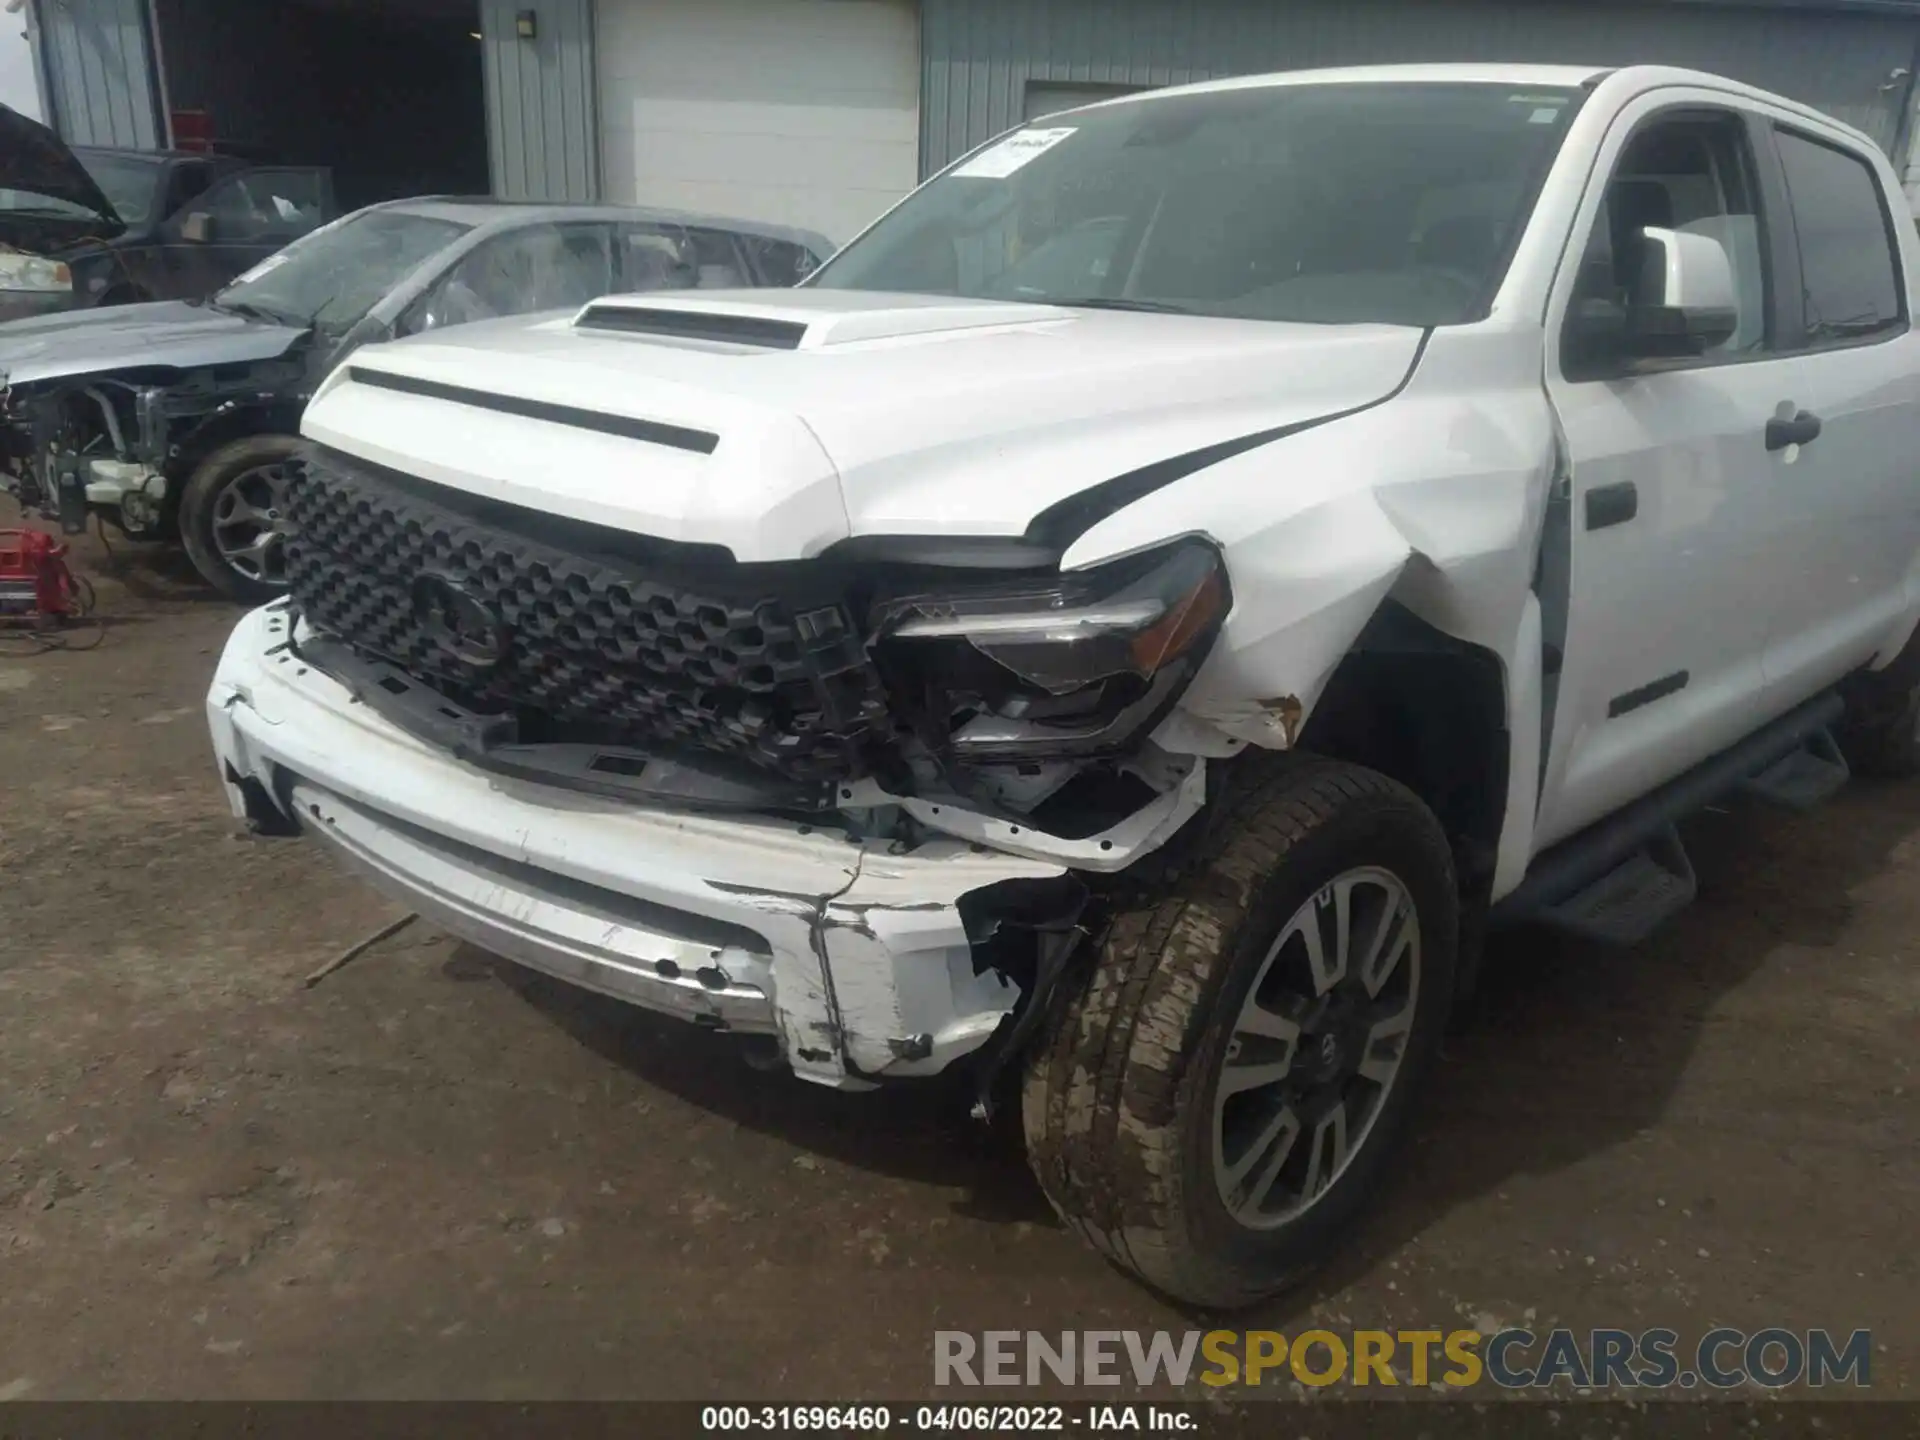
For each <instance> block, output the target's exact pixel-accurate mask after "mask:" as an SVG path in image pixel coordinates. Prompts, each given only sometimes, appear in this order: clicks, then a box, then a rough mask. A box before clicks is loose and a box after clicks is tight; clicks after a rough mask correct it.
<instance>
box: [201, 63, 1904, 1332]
mask: <svg viewBox="0 0 1920 1440" xmlns="http://www.w3.org/2000/svg"><path fill="white" fill-rule="evenodd" d="M1899 195H1900V191H1899V188H1898V185H1897V184H1896V181H1895V178H1894V176H1893V174H1892V172H1891V170H1890V169H1889V167H1888V165H1887V163H1886V161H1885V160H1884V159H1883V158H1882V157H1881V156H1880V154H1879V153H1878V152H1877V151H1876V150H1874V148H1873V147H1872V145H1871V144H1870V142H1869V141H1868V140H1867V139H1866V138H1865V137H1863V136H1861V135H1859V134H1857V133H1856V132H1854V131H1853V130H1850V129H1847V128H1845V127H1843V126H1839V125H1837V124H1835V123H1833V122H1831V121H1829V120H1826V119H1824V118H1823V117H1821V116H1819V115H1816V114H1814V113H1812V112H1809V111H1807V110H1805V109H1804V108H1802V107H1799V106H1797V105H1794V104H1791V103H1789V102H1787V101H1784V100H1781V99H1778V98H1775V97H1771V96H1768V95H1764V94H1761V93H1759V92H1756V91H1754V90H1751V89H1749V88H1746V87H1744V86H1741V85H1737V84H1734V83H1732V82H1729V81H1724V80H1719V79H1715V78H1713V77H1710V76H1706V75H1698V74H1692V73H1688V72H1683V71H1676V70H1666V69H1647V68H1640V69H1628V70H1621V71H1616V72H1611V73H1608V72H1597V71H1596V72H1588V71H1581V70H1567V69H1544V68H1519V67H1485V68H1468V67H1438V68H1408V69H1395V68H1388V69H1378V70H1359V71H1345V72H1326V73H1319V74H1314V73H1306V74H1298V75H1292V76H1285V77H1277V78H1265V79H1253V80H1241V81H1233V82H1226V83H1221V84H1213V85H1205V86H1199V87H1192V88H1187V89H1180V90H1169V91H1164V92H1161V93H1158V94H1154V95H1148V96H1141V97H1136V98H1129V99H1124V100H1118V101H1113V102H1109V103H1103V104H1100V105H1096V106H1092V107H1089V108H1086V109H1083V110H1077V111H1073V112H1070V113H1067V114H1062V115H1055V116H1051V117H1049V118H1048V119H1047V120H1046V121H1045V122H1044V124H1042V125H1039V126H1034V127H1029V128H1025V129H1022V130H1020V131H1018V132H1016V133H1014V134H1012V135H1010V136H1007V137H1003V138H1002V139H1000V140H998V141H996V142H994V143H993V144H990V145H989V146H987V147H984V148H983V149H982V150H980V151H978V152H976V153H974V154H973V155H971V156H970V157H968V158H966V159H965V160H963V161H962V162H960V163H959V164H957V165H956V166H954V167H953V168H951V169H950V170H948V171H947V172H946V173H944V174H943V175H941V176H940V177H938V178H937V179H935V180H933V181H932V182H930V183H929V184H928V185H926V186H925V187H923V188H922V189H921V190H920V191H918V192H917V193H915V194H914V195H913V196H912V197H910V198H909V199H908V200H906V201H905V202H904V203H902V204H901V205H900V206H899V207H898V208H897V209H895V210H894V211H893V212H892V213H891V214H889V215H888V216H886V217H885V218H884V219H882V220H881V221H880V222H879V223H878V224H877V225H876V226H875V227H874V228H873V229H872V230H871V231H870V232H869V233H868V234H867V235H865V236H864V237H863V238H862V239H860V240H858V241H857V242H855V243H854V244H853V245H852V246H851V247H850V248H849V249H847V250H846V251H844V252H843V253H842V254H841V255H840V256H839V257H838V258H836V259H835V260H834V261H832V262H831V263H830V264H828V265H827V266H826V267H825V269H824V270H823V271H822V272H821V273H820V274H819V275H818V276H817V277H815V279H814V280H813V281H811V282H809V284H808V285H806V286H805V287H803V288H801V289H798V290H795V291H791V292H783V293H777V294H776V293H771V292H762V293H760V294H749V293H741V294H721V293H709V294H698V295H696V294H679V295H666V296H649V297H644V298H616V299H608V300H603V301H599V302H596V303H594V304H592V305H589V306H587V307H586V308H585V309H584V310H582V311H581V312H580V313H579V314H578V315H577V316H576V317H574V318H571V319H561V320H547V321H541V322H538V323H527V322H513V323H508V324H499V325H488V326H484V327H474V328H471V329H466V330H460V331H454V332H451V333H447V334H444V335H436V336H429V337H425V338H422V339H419V340H414V341H408V342H405V343H402V344H399V345H394V346H382V347H375V348H370V349H366V350H363V351H361V352H359V353H358V354H356V355H355V356H354V357H353V359H352V361H351V362H350V363H349V364H348V365H347V366H345V367H344V368H342V369H341V370H339V371H338V372H336V373H335V374H334V375H333V376H332V378H331V379H330V380H329V381H328V383H327V384H326V386H325V387H324V388H323V389H322V390H321V392H320V393H319V395H318V396H317V397H316V399H315V400H314V402H313V404H312V406H311V407H310V408H309V410H308V412H307V414H306V417H305V421H304V426H303V433H304V434H305V436H306V437H307V438H308V440H309V441H310V442H311V451H310V453H309V455H308V457H307V461H306V475H305V483H304V484H303V485H301V486H300V487H298V488H297V490H296V499H295V501H294V505H293V529H292V532H291V534H290V535H289V538H288V573H289V576H290V580H291V595H290V597H289V598H288V599H287V600H286V601H283V602H281V603H278V604H276V605H274V606H271V607H269V608H267V609H264V610H261V611H258V612H256V613H255V614H253V615H251V616H250V617H248V618H247V619H246V620H245V621H244V622H243V623H242V624H241V625H240V627H239V629H238V631H237V632H236V633H235V634H234V636H233V638H232V641H231V643H230V644H229V646H228V648H227V651H226V654H225V658H224V659H223V661H222V663H221V665H220V669H219V673H218V676H217V678H216V680H215V681H214V684H213V689H212V694H211V697H210V702H209V703H210V718H211V723H212V729H213V736H214V743H215V747H216V750H217V752H218V761H219V766H220V771H221V774H222V776H223V777H224V779H225V781H226V784H227V787H228V790H229V793H230V795H231V798H232V802H233V805H234V807H235V810H236V813H238V814H241V815H245V816H247V817H248V818H250V819H251V821H252V822H253V823H254V825H255V826H256V827H258V828H260V829H263V830H268V831H277V832H283V833H288V832H295V831H297V832H300V833H305V834H308V835H311V836H313V837H316V838H317V839H320V840H322V841H324V842H325V843H326V844H328V845H331V846H333V847H335V848H337V849H338V850H339V851H340V852H341V853H342V854H343V855H344V856H346V857H347V858H348V859H350V860H351V861H353V862H354V863H356V864H358V865H359V866H360V867H362V868H363V869H364V870H365V871H366V872H367V873H368V874H369V875H370V876H372V877H373V878H374V879H375V880H376V881H377V882H379V883H381V884H383V885H385V886H386V887H387V888H388V889H390V890H391V891H392V892H393V893H395V894H396V895H398V896H399V897H401V899H402V900H403V901H404V903H406V904H408V905H410V906H413V907H415V908H416V909H417V910H418V911H419V912H420V913H422V914H424V915H426V916H428V917H430V918H432V919H433V920H435V921H437V922H438V923H440V924H442V925H444V926H445V927H446V928H447V929H449V930H450V931H453V932H454V933H456V934H459V935H462V936H465V937H468V938H470V939H472V940H473V941H475V942H477V943H479V944H481V945H483V946H486V947H488V948H490V949H492V950H495V951H497V952H499V953H501V954H503V955H507V956H510V957H512V958H513V959H515V960H518V961H520V962H523V963H524V964H527V965H529V966H532V967H534V968H536V969H539V970H542V971H546V972H548V973H550V974H553V975H557V976H561V977H564V978H566V979H569V980H572V981H574V982H577V983H579V984H581V985H584V986H587V987H590V988H592V989H595V990H599V991H603V992H605V993H606V994H609V995H613V996H618V997H620V998H622V999H625V1000H630V1001H633V1002H635V1003H637V1004H640V1005H646V1006H651V1007H653V1008H656V1009H659V1010H664V1011H668V1012H671V1013H675V1014H678V1015H682V1016H685V1017H687V1018H688V1019H690V1020H692V1021H694V1022H696V1023H698V1024H702V1025H706V1026H709V1027H712V1028H714V1029H716V1030H729V1031H736V1032H741V1033H744V1034H746V1035H748V1036H756V1037H765V1039H764V1040H763V1041H762V1042H761V1043H763V1044H767V1045H771V1046H773V1047H777V1050H778V1053H779V1055H780V1056H781V1057H783V1058H784V1061H785V1063H786V1064H787V1065H788V1066H790V1067H791V1068H792V1069H793V1071H794V1072H795V1073H796V1074H798V1075H801V1076H804V1077H805V1078H807V1079H810V1080H814V1081H818V1082H821V1083H824V1084H829V1085H837V1086H842V1087H847V1088H858V1087H861V1086H865V1085H868V1084H871V1083H873V1082H876V1081H884V1080H887V1079H889V1078H892V1077H896V1076H915V1075H925V1074H928V1073H931V1072H935V1071H940V1070H943V1069H946V1068H947V1067H950V1066H954V1065H955V1064H956V1063H961V1062H964V1063H966V1064H968V1065H971V1066H974V1067H977V1071H978V1076H979V1081H978V1083H979V1085H980V1087H981V1094H982V1096H983V1103H984V1101H985V1100H986V1099H987V1098H988V1097H990V1096H991V1095H992V1094H993V1093H994V1082H995V1079H996V1077H999V1076H1007V1077H1012V1076H1016V1075H1017V1076H1019V1077H1021V1078H1022V1083H1023V1085H1024V1096H1023V1106H1024V1114H1025V1122H1026V1129H1027V1134H1028V1139H1029V1142H1030V1149H1031V1153H1032V1158H1033V1163H1034V1168H1035V1171H1036V1173H1037V1174H1038V1175H1039V1177H1040V1181H1041V1183H1042V1185H1043V1186H1044V1187H1045V1189H1046V1192H1047V1194H1048V1195H1049V1197H1050V1198H1051V1199H1052V1201H1053V1202H1054V1204H1055V1205H1056V1206H1057V1207H1058V1208H1059V1210H1060V1211H1061V1213H1062V1214H1063V1215H1065V1216H1066V1217H1068V1219H1070V1220H1071V1221H1072V1222H1073V1223H1074V1226H1075V1228H1077V1229H1078V1230H1079V1231H1080V1232H1081V1233H1083V1234H1085V1235H1086V1236H1088V1237H1089V1238H1090V1239H1091V1240H1093V1241H1094V1242H1095V1243H1096V1244H1098V1245H1099V1246H1100V1247H1101V1248H1102V1249H1103V1250H1104V1251H1106V1253H1108V1254H1109V1255H1110V1256H1112V1257H1113V1258H1114V1259H1115V1260H1116V1261H1118V1262H1119V1263H1121V1264H1122V1265H1125V1266H1127V1267H1129V1268H1131V1269H1132V1270H1133V1271H1135V1272H1136V1273H1138V1274H1139V1275H1140V1276H1142V1277H1144V1278H1145V1279H1146V1280H1147V1281H1149V1282H1150V1283H1152V1284H1153V1285H1155V1286H1157V1287H1159V1288H1160V1289H1161V1290H1163V1291H1165V1292H1167V1293H1170V1294H1172V1295H1175V1296H1178V1297H1181V1298H1183V1299H1186V1300H1190V1301H1196V1302H1205V1303H1209V1304H1229V1303H1235V1302H1240V1301H1246V1300H1250V1299H1252V1298H1254V1297H1256V1296H1259V1295H1262V1294H1264V1293H1267V1292H1270V1291H1272V1290H1274V1289H1276V1288H1278V1287H1280V1286H1282V1285H1284V1284H1286V1283H1287V1282H1288V1281H1290V1280H1291V1279H1293V1278H1294V1277H1296V1276H1297V1275H1298V1274H1300V1273H1301V1272H1302V1271H1303V1270H1304V1269H1305V1268H1306V1267H1307V1266H1309V1265H1310V1264H1312V1263H1313V1262H1314V1261H1315V1260H1316V1259H1318V1258H1319V1257H1320V1256H1322V1255H1323V1254H1324V1253H1325V1251H1326V1249H1327V1247H1328V1245H1329V1242H1330V1240H1331V1238H1332V1236H1333V1235H1334V1233H1335V1231H1336V1230H1337V1229H1338V1227H1339V1226H1340V1225H1341V1224H1342V1222H1344V1221H1345V1220H1346V1219H1348V1218H1349V1217H1350V1216H1351V1215H1352V1214H1353V1213H1354V1211H1355V1209H1356V1207H1357V1206H1358V1204H1359V1203H1360V1201H1361V1200H1362V1198H1363V1197H1364V1196H1365V1194H1366V1193H1367V1192H1368V1191H1369V1190H1370V1189H1372V1188H1373V1187H1374V1186H1375V1185H1376V1184H1377V1183H1378V1182H1379V1181H1380V1179H1381V1177H1382V1175H1383V1173H1384V1172H1385V1169H1386V1167H1387V1165H1388V1164H1389V1163H1390V1161H1391V1157H1392V1154H1393V1151H1392V1145H1393V1141H1394V1137H1395V1133H1396V1132H1397V1131H1398V1130H1399V1129H1400V1122H1401V1121H1402V1119H1403V1117H1404V1114H1405V1112H1406V1110H1407V1108H1408V1106H1409V1104H1410V1103H1411V1102H1412V1101H1413V1100H1414V1099H1415V1098H1416V1096H1417V1094H1418V1092H1419V1090H1420V1089H1421V1087H1422V1085H1423V1083H1424V1080H1425V1075H1426V1072H1427V1070H1428V1068H1429V1066H1430V1064H1431V1062H1432V1060H1433V1057H1434V1053H1435V1047H1436V1044H1437V1042H1438V1039H1439V1037H1440V1034H1441V1031H1442V1027H1443V1026H1444V1024H1445V1022H1446V1020H1447V1016H1448V1013H1449V1010H1450V1009H1451V1008H1452V1006H1453V1005H1454V1003H1455V1001H1456V998H1457V997H1458V996H1459V995H1460V993H1461V992H1462V991H1463V990H1464V989H1465V987H1466V986H1467V985H1468V983H1469V982H1470V978H1471V974H1472V970H1473V963H1474V955H1475V953H1476V949H1477V945H1476V937H1477V936H1478V935H1479V934H1480V933H1481V930H1482V929H1483V927H1484V925H1485V924H1486V923H1488V922H1489V921H1490V920H1501V919H1515V920H1517V919H1534V920H1542V921H1546V922H1549V923H1553V924H1557V925H1559V926H1562V927H1564V928H1566V929H1570V930H1573V931H1575V932H1577V933H1580V934H1583V935H1587V936H1590V937H1594V938H1597V939H1605V940H1614V941H1632V940H1635V939H1637V938H1639V937H1640V936H1641V935H1644V934H1645V933H1646V932H1647V931H1648V930H1649V929H1651V928H1652V926H1653V925H1655V924H1656V923H1658V922H1659V921H1660V920H1662V919H1664V918H1666V917H1667V916H1668V915H1670V914H1672V913H1673V912H1674V911H1675V910H1676V909H1677V908H1679V907H1680V906H1681V905H1684V904H1685V903H1686V902H1687V901H1688V900H1689V899H1690V898H1691V896H1692V893H1693V878H1692V873H1691V870H1690V869H1689V867H1688V865H1687V862H1686V857H1685V852H1684V849H1683V848H1682V847H1681V845H1680V842H1679V839H1678V836H1677V834H1676V832H1675V831H1674V829H1673V822H1674V820H1675V818H1676V817H1678V816H1681V815H1683V814H1684V813H1685V812H1686V811H1688V810H1689V809H1691V808H1693V807H1696V806H1698V805H1700V804H1701V803H1703V802H1705V801H1706V800H1708V799H1711V798H1714V797H1717V796H1722V795H1724V794H1726V793H1727V792H1729V791H1731V790H1734V789H1737V788H1745V789H1747V790H1749V791H1753V792H1757V793H1758V794H1761V795H1764V796H1767V797H1770V798H1772V799H1774V800H1778V801H1781V802H1784V803H1789V804H1795V805H1804V804H1810V803H1812V802H1813V801H1815V800H1817V799H1819V798H1820V797H1821V796H1822V795H1824V794H1826V793H1827V792H1829V791H1830V790H1832V789H1833V788H1834V787H1835V786H1837V785H1838V784H1839V783H1840V782H1841V781H1843V780H1844V779H1845V778H1846V776H1847V773H1848V761H1849V760H1851V761H1852V763H1853V764H1854V766H1855V767H1856V768H1871V769H1875V770H1879V771H1883V772H1905V771H1911V770H1912V769H1913V768H1914V765H1915V760H1916V718H1915V717H1916V709H1915V701H1914V684H1915V681H1916V679H1920V674H1917V673H1916V672H1917V671H1920V646H1915V645H1911V644H1909V636H1910V635H1911V633H1912V631H1913V622H1914V618H1915V614H1916V602H1917V601H1920V593H1917V589H1916V571H1915V555H1916V550H1917V549H1920V484H1916V477H1915V475H1914V469H1913V465H1914V462H1913V456H1914V455H1915V454H1916V453H1920V444H1917V443H1916V442H1920V365H1917V364H1916V361H1917V360H1920V341H1916V339H1915V338H1914V336H1913V335H1912V334H1911V332H1910V329H1909V316H1910V314H1911V313H1912V308H1913V305H1914V302H1915V298H1916V296H1915V286H1914V278H1913V277H1914V275H1915V261H1916V255H1915V244H1916V236H1915V233H1914V230H1913V227H1911V226H1910V225H1905V224H1898V225H1896V224H1895V223H1894V216H1895V214H1896V213H1898V212H1897V208H1896V207H1897V204H1898V201H1899Z"/></svg>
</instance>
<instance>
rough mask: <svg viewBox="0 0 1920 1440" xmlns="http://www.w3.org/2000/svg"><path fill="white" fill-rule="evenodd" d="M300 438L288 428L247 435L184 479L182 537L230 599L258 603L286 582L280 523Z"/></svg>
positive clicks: (193, 556)
mask: <svg viewBox="0 0 1920 1440" xmlns="http://www.w3.org/2000/svg"><path fill="white" fill-rule="evenodd" d="M299 444H300V442H299V441H298V440H297V439H296V438H295V437H294V436H291V435H250V436H248V437H246V438H245V439H243V440H235V441H232V442H231V443H229V444H226V445H222V446H221V447H220V448H219V449H218V450H215V451H214V452H213V453H212V454H211V455H209V456H207V458H206V459H204V460H202V461H201V462H200V465H199V467H198V468H197V469H195V470H194V472H193V474H192V475H191V476H190V477H189V478H188V480H187V488H186V490H185V492H184V493H182V495H181V497H180V539H181V541H182V543H184V544H185V545H186V547H187V556H188V558H189V559H191V560H192V561H193V568H194V569H196V570H198V571H199V572H200V574H201V576H202V578H204V579H205V580H206V581H207V583H208V584H210V585H212V586H213V587H214V588H215V589H217V590H219V591H220V592H221V593H222V594H224V595H226V596H228V597H229V598H230V599H234V600H240V601H243V602H247V603H257V602H260V601H265V600H271V599H273V598H274V597H275V596H276V595H279V594H280V593H281V592H282V591H284V590H285V589H286V588H287V574H286V542H285V539H284V537H283V536H282V534H281V531H280V526H281V524H282V522H283V521H284V519H285V516H286V509H287V487H288V485H289V484H290V483H291V471H290V469H289V462H290V461H291V460H292V458H293V455H294V452H295V451H296V450H297V449H298V448H299Z"/></svg>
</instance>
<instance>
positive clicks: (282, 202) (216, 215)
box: [193, 170, 327, 245]
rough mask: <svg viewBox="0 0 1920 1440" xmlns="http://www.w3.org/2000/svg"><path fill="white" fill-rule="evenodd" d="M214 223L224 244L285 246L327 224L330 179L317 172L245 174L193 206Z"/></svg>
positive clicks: (220, 185)
mask: <svg viewBox="0 0 1920 1440" xmlns="http://www.w3.org/2000/svg"><path fill="white" fill-rule="evenodd" d="M193 210H194V212H195V213H196V214H205V215H207V216H209V217H210V218H211V219H212V221H213V234H212V236H211V238H212V239H214V240H216V241H218V242H220V243H221V244H246V243H248V242H251V241H278V242H279V243H281V244H283V245H284V244H285V243H286V242H288V241H289V240H295V239H298V238H299V237H300V236H302V235H305V234H306V233H307V232H308V231H309V230H317V229H319V228H320V226H321V225H322V223H324V222H325V220H326V213H327V198H326V179H325V176H324V175H323V173H322V172H320V171H318V170H243V171H241V172H240V173H239V174H238V175H230V176H228V177H227V178H226V179H225V180H222V181H221V182H219V183H218V184H216V185H215V186H214V187H213V188H212V189H210V190H208V191H207V192H206V194H205V195H204V196H202V197H201V199H200V201H199V203H198V204H196V205H195V206H194V207H193Z"/></svg>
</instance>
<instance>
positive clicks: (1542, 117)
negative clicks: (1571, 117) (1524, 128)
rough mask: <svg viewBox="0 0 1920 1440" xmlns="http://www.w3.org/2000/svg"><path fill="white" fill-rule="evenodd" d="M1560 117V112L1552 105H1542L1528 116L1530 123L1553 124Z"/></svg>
mask: <svg viewBox="0 0 1920 1440" xmlns="http://www.w3.org/2000/svg"><path fill="white" fill-rule="evenodd" d="M1559 118H1560V112H1559V111H1558V110H1557V109H1555V108H1553V107H1552V106H1550V105H1542V106H1541V107H1540V108H1539V109H1538V110H1536V111H1534V112H1533V113H1532V114H1531V115H1529V116H1528V117H1527V123H1528V124H1529V125H1551V124H1553V122H1554V121H1556V120H1558V119H1559Z"/></svg>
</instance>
